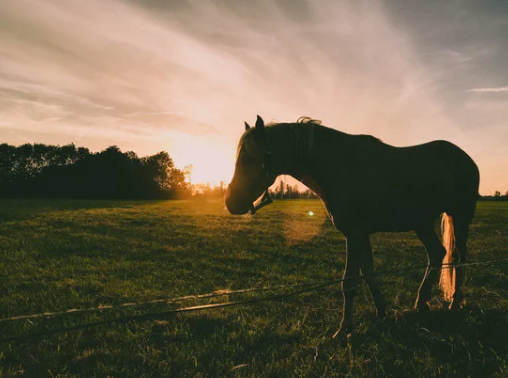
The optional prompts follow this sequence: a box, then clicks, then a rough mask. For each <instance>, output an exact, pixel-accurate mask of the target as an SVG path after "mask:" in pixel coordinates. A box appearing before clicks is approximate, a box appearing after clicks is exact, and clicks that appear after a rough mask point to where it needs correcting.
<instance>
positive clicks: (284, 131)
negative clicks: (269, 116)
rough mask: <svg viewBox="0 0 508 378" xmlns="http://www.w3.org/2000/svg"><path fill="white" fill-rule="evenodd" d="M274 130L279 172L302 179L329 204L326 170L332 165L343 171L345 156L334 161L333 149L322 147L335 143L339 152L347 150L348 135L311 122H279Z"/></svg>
mask: <svg viewBox="0 0 508 378" xmlns="http://www.w3.org/2000/svg"><path fill="white" fill-rule="evenodd" d="M272 131H273V132H274V133H273V141H274V145H273V154H274V156H273V158H274V168H275V173H276V174H277V175H284V174H287V175H290V176H292V177H294V178H295V179H297V180H299V181H301V182H302V183H303V184H304V185H306V186H307V187H309V188H310V189H311V190H313V191H314V192H315V193H316V194H317V195H318V196H319V197H321V199H323V201H324V202H325V204H327V198H326V196H325V193H324V191H325V190H326V188H327V183H326V182H325V181H324V180H325V179H326V177H327V176H326V175H323V174H322V170H323V169H327V168H326V167H329V166H330V164H332V165H334V166H336V168H337V170H340V169H341V167H340V164H341V162H340V160H341V159H334V161H333V162H330V161H329V160H330V156H329V155H330V153H329V152H330V151H327V152H328V153H323V152H324V151H322V149H323V148H329V142H332V143H333V146H334V150H335V151H338V152H339V153H341V151H342V152H343V151H344V150H346V149H347V148H346V147H347V134H344V133H342V132H338V131H336V130H327V129H326V128H324V127H321V126H318V125H315V124H308V123H303V124H284V125H277V126H276V127H274V128H273V129H272ZM332 140H333V141H332Z"/></svg>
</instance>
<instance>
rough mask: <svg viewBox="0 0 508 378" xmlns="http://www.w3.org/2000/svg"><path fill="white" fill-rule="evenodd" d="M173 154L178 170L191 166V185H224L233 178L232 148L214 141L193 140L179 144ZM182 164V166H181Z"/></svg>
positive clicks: (233, 161)
mask: <svg viewBox="0 0 508 378" xmlns="http://www.w3.org/2000/svg"><path fill="white" fill-rule="evenodd" d="M178 147H179V148H178V151H177V152H175V161H176V162H177V163H179V164H178V165H179V166H180V167H179V168H183V166H187V165H192V172H191V175H190V182H191V184H207V183H208V184H210V185H211V186H217V185H220V183H221V181H222V182H224V183H225V184H226V185H227V184H228V183H229V181H231V178H232V177H233V172H234V167H235V160H234V159H235V158H234V152H235V150H234V147H232V146H229V145H226V144H224V143H220V142H216V141H206V140H193V141H192V142H190V141H189V143H185V144H184V145H182V144H180V145H179V146H178ZM182 163H183V165H182Z"/></svg>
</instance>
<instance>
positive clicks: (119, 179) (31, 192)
mask: <svg viewBox="0 0 508 378" xmlns="http://www.w3.org/2000/svg"><path fill="white" fill-rule="evenodd" d="M185 175H186V172H185V171H184V170H180V169H178V168H176V167H175V166H174V163H173V160H172V159H171V157H170V156H169V154H168V153H167V152H164V151H161V152H159V153H157V154H155V155H152V156H146V157H138V156H137V155H136V153H134V152H132V151H128V152H122V151H121V150H120V149H119V148H118V147H117V146H111V147H108V148H106V149H105V150H104V151H101V152H96V153H93V152H90V151H89V150H88V149H87V148H84V147H78V148H77V147H76V146H75V145H74V144H69V145H65V146H51V145H45V144H38V143H36V144H24V145H21V146H18V147H15V146H11V145H8V144H0V197H24V198H30V197H39V198H52V197H53V198H89V199H99V198H102V199H134V198H136V199H169V198H182V197H187V196H190V193H191V188H190V186H189V185H188V183H186V182H185Z"/></svg>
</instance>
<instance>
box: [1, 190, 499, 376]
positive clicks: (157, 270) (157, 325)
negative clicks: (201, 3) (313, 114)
mask: <svg viewBox="0 0 508 378" xmlns="http://www.w3.org/2000/svg"><path fill="white" fill-rule="evenodd" d="M311 211H312V212H313V215H312V216H311V215H309V212H311ZM371 242H372V246H373V250H374V258H375V263H376V269H377V270H378V271H392V270H397V269H401V268H403V267H409V266H421V265H423V264H425V263H426V255H425V252H424V249H423V246H422V245H421V243H420V242H419V240H418V239H417V238H416V236H415V235H414V234H413V233H400V234H375V235H373V236H372V237H371ZM468 245H469V259H470V261H479V260H489V259H499V258H506V257H508V203H506V202H504V203H501V202H480V203H479V204H478V208H477V213H476V217H475V219H474V221H473V224H472V228H471V233H470V240H469V244H468ZM344 257H345V241H344V238H343V236H342V235H341V234H340V233H339V232H338V231H336V230H335V229H334V228H333V225H332V224H331V222H330V221H329V220H328V218H327V217H326V214H325V211H324V207H323V205H322V203H321V202H320V201H318V200H288V201H278V202H275V203H274V204H272V205H270V206H268V207H266V208H263V209H262V210H260V211H259V213H257V214H256V215H255V216H253V217H251V216H240V217H237V216H232V215H229V214H227V212H226V210H225V209H224V205H223V203H222V202H219V201H212V202H207V201H65V200H58V201H57V200H54V201H50V200H0V318H5V317H10V316H15V315H22V314H33V313H41V312H45V311H62V310H67V309H73V308H88V307H97V306H103V305H117V304H122V303H126V302H140V301H150V300H154V299H158V298H172V297H181V296H186V295H191V294H203V293H209V292H212V291H216V290H223V289H232V290H235V289H244V288H252V287H266V286H273V287H278V286H285V285H296V284H306V283H316V282H323V281H327V280H338V279H340V278H341V276H342V271H343V268H344ZM422 276H423V270H419V271H416V270H415V271H408V272H405V273H403V274H396V275H387V276H384V280H383V283H384V284H383V291H384V293H385V296H386V299H387V302H388V317H387V319H385V320H382V321H380V320H377V319H376V318H375V316H374V309H373V305H372V300H371V298H370V294H369V292H368V290H367V288H366V286H365V285H364V284H363V283H362V284H361V288H360V290H359V294H358V297H357V301H356V308H355V321H356V326H357V328H356V332H355V333H354V334H353V335H352V337H351V338H350V339H349V341H348V342H347V343H341V342H340V341H338V340H332V339H331V336H332V335H333V334H334V332H335V331H336V330H337V329H338V326H339V321H340V317H341V311H342V295H341V294H340V293H339V292H338V291H339V289H340V285H335V286H330V287H326V288H323V289H320V290H317V291H311V292H308V293H304V294H301V295H297V296H292V297H288V298H283V299H275V300H271V301H264V302H258V303H255V304H252V305H240V306H233V307H226V308H218V309H209V310H202V311H196V312H188V313H181V314H176V315H158V316H155V317H150V318H147V319H139V318H138V319H133V320H124V321H122V322H118V323H110V324H105V325H100V326H97V327H93V328H88V329H79V330H75V331H71V332H60V333H54V334H52V333H51V331H54V330H56V329H59V328H65V327H72V326H74V325H77V324H84V323H90V322H98V321H103V320H109V319H115V318H120V317H127V316H130V315H137V314H138V315H139V314H146V313H154V312H162V311H167V310H169V309H174V308H178V307H185V306H193V305H198V304H203V303H219V302H227V301H236V300H243V299H250V298H260V297H262V296H266V295H273V294H276V293H280V292H291V290H285V291H281V290H278V291H277V292H271V291H267V292H251V293H244V294H231V295H227V296H221V297H216V298H210V299H206V300H204V299H201V300H197V299H196V300H187V301H181V302H175V303H169V304H168V303H159V304H151V305H144V306H133V307H125V308H120V309H116V310H104V311H95V312H90V313H76V314H69V315H67V316H62V317H54V318H49V319H30V320H20V321H10V322H0V338H6V337H10V336H16V335H24V334H31V333H37V332H41V331H44V332H46V331H48V333H49V334H47V335H43V336H39V337H33V338H30V339H25V340H17V341H10V342H1V343H0V377H11V376H13V377H17V376H20V377H32V376H37V377H44V376H47V377H93V376H97V377H105V376H114V377H126V376H132V377H164V376H173V377H297V376H301V377H322V376H327V377H334V376H335V377H345V376H355V377H382V376H394V377H417V376H420V377H423V376H425V377H452V376H453V377H469V376H471V377H480V376H481V377H506V376H508V341H507V340H508V315H507V314H508V300H507V297H508V264H506V263H505V264H499V265H492V266H489V265H486V266H483V265H480V266H473V267H470V268H468V272H467V277H468V280H467V285H466V291H465V292H466V297H467V306H466V307H465V308H464V309H463V310H461V311H460V312H457V313H452V312H449V311H446V310H443V309H441V305H442V303H441V300H440V296H439V293H438V291H437V288H435V289H434V295H433V299H432V302H431V305H432V306H431V307H432V311H431V312H430V313H427V314H420V313H417V312H415V311H414V310H412V307H413V305H414V301H415V298H416V292H417V289H418V286H419V284H420V281H421V279H422Z"/></svg>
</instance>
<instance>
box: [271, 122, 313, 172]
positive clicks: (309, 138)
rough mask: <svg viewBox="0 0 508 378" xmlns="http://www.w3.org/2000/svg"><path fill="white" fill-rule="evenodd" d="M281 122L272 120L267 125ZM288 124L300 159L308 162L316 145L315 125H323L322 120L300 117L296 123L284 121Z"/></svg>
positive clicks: (290, 136)
mask: <svg viewBox="0 0 508 378" xmlns="http://www.w3.org/2000/svg"><path fill="white" fill-rule="evenodd" d="M282 124H283V123H279V122H270V123H268V124H266V126H276V125H282ZM284 124H285V125H287V126H288V129H287V130H288V132H289V135H288V136H289V138H291V140H292V141H293V143H294V145H295V148H296V155H297V159H298V161H300V163H302V164H306V163H307V162H308V159H309V158H310V154H311V151H312V148H313V147H314V126H316V125H321V121H320V120H318V119H313V118H311V117H306V116H303V117H300V118H298V119H297V120H296V122H295V123H284Z"/></svg>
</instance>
